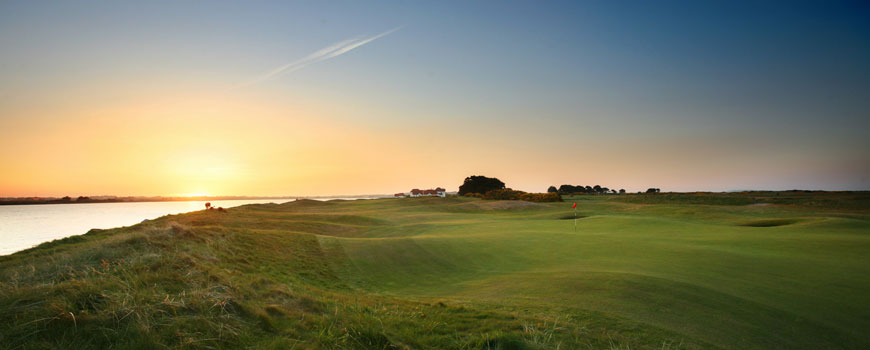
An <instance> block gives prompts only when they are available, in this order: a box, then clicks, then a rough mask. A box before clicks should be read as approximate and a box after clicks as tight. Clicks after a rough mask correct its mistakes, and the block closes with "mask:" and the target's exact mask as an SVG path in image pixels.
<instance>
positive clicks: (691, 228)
mask: <svg viewBox="0 0 870 350" xmlns="http://www.w3.org/2000/svg"><path fill="white" fill-rule="evenodd" d="M567 200H568V201H569V202H568V203H547V204H542V203H529V202H521V201H481V200H476V199H465V198H408V199H381V200H359V201H329V202H317V201H310V200H302V201H298V202H291V203H286V204H280V205H278V204H262V205H247V206H243V207H238V208H232V209H229V210H228V211H227V212H218V211H201V212H194V213H188V214H182V215H170V216H165V217H162V218H159V219H157V220H151V221H147V222H145V223H142V224H138V225H135V226H131V227H124V228H118V229H112V230H93V231H91V232H89V233H88V234H86V235H83V236H75V237H70V238H67V239H64V240H59V241H55V242H51V243H46V244H43V245H41V246H39V247H36V248H33V249H30V250H27V251H24V252H20V253H16V254H13V255H10V256H5V257H0V347H5V348H10V349H17V348H25V349H30V348H75V349H88V348H110V347H114V348H142V349H153V348H167V347H168V348H216V347H225V348H241V347H252V348H276V349H285V348H292V349H319V348H326V349H708V348H712V349H716V348H723V349H776V348H779V349H841V348H854V349H857V348H870V335H868V333H867V331H866V330H867V329H870V278H868V276H870V254H868V253H870V212H868V204H870V197H868V195H867V194H866V193H791V192H771V193H740V194H703V193H700V194H680V195H668V194H660V195H621V196H577V197H575V198H567ZM571 201H577V202H578V203H579V204H578V212H579V213H580V214H581V216H582V218H581V219H580V220H578V222H577V230H576V232H575V231H574V230H573V220H570V219H567V220H566V218H567V217H572V215H571V214H572V212H571V209H570V204H569V203H570V202H571Z"/></svg>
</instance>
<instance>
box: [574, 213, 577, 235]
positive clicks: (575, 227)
mask: <svg viewBox="0 0 870 350" xmlns="http://www.w3.org/2000/svg"><path fill="white" fill-rule="evenodd" d="M574 232H577V207H574Z"/></svg>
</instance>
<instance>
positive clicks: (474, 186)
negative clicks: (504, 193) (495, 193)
mask: <svg viewBox="0 0 870 350" xmlns="http://www.w3.org/2000/svg"><path fill="white" fill-rule="evenodd" d="M503 189H504V182H501V180H499V179H497V178H494V177H486V176H481V175H475V176H469V177H466V178H465V181H464V182H463V183H462V186H459V195H460V196H463V195H466V194H469V193H480V194H484V193H486V192H488V191H492V190H503Z"/></svg>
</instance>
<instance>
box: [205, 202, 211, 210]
mask: <svg viewBox="0 0 870 350" xmlns="http://www.w3.org/2000/svg"><path fill="white" fill-rule="evenodd" d="M205 209H206V210H208V209H211V202H205Z"/></svg>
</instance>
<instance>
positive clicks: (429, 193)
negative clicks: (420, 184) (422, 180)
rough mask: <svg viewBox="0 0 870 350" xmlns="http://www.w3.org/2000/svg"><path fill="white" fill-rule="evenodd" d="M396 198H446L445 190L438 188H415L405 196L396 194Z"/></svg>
mask: <svg viewBox="0 0 870 350" xmlns="http://www.w3.org/2000/svg"><path fill="white" fill-rule="evenodd" d="M395 196H396V197H445V196H447V190H445V189H443V188H441V187H438V188H436V189H434V190H433V189H428V190H421V189H419V188H415V189H413V190H411V192H409V193H408V194H407V195H406V194H404V193H396V194H395Z"/></svg>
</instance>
